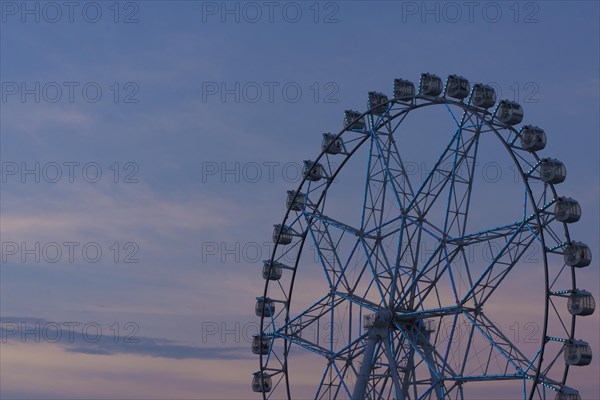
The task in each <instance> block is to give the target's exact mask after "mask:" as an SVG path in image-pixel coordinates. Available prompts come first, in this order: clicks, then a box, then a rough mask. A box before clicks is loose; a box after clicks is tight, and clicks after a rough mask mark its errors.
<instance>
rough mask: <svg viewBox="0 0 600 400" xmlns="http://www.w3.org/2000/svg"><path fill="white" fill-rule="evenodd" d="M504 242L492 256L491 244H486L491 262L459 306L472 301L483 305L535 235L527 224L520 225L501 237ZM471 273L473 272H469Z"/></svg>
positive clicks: (535, 237)
mask: <svg viewBox="0 0 600 400" xmlns="http://www.w3.org/2000/svg"><path fill="white" fill-rule="evenodd" d="M500 238H501V239H503V240H504V241H505V243H504V244H503V245H501V246H500V249H499V250H498V252H497V253H496V254H493V249H492V247H491V244H490V243H492V242H487V244H488V247H489V249H490V252H491V253H492V260H491V262H490V263H489V264H488V266H487V267H486V268H485V269H484V271H483V272H482V273H481V274H480V276H479V278H477V279H476V281H475V282H474V284H473V286H471V288H470V289H469V290H468V292H467V293H466V294H465V295H464V297H463V298H462V300H461V304H465V303H467V302H468V301H471V300H473V301H474V302H475V304H479V305H483V304H485V302H486V301H487V299H488V298H489V297H490V296H491V295H492V294H493V293H494V291H496V289H497V288H498V287H499V285H500V283H501V282H502V281H503V280H504V279H505V278H506V276H507V275H508V274H509V272H510V271H511V270H512V269H513V268H514V267H515V265H516V264H517V263H518V262H519V260H520V259H521V257H522V256H523V255H524V254H525V252H526V251H527V249H528V248H529V246H530V245H531V243H533V242H534V241H535V240H536V239H537V236H536V233H535V232H534V231H533V229H532V228H531V227H529V226H528V225H527V224H520V225H519V227H518V228H517V229H514V231H513V232H512V233H511V234H510V235H507V236H501V237H500ZM471 272H473V271H471Z"/></svg>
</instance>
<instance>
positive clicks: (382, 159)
mask: <svg viewBox="0 0 600 400" xmlns="http://www.w3.org/2000/svg"><path fill="white" fill-rule="evenodd" d="M372 135H373V137H374V140H375V146H376V149H377V161H378V163H379V164H380V167H381V169H382V170H383V172H384V173H385V175H386V182H387V183H389V185H390V186H391V189H392V193H393V195H394V197H395V200H396V203H397V207H398V208H399V209H401V210H402V209H404V208H405V207H406V205H407V204H408V201H410V199H411V198H412V196H414V193H413V187H412V184H411V182H410V178H409V176H408V173H407V172H406V168H405V166H404V162H403V161H402V157H401V156H400V152H399V151H398V146H397V145H396V141H395V139H394V136H393V134H392V133H391V132H386V133H383V132H376V131H372Z"/></svg>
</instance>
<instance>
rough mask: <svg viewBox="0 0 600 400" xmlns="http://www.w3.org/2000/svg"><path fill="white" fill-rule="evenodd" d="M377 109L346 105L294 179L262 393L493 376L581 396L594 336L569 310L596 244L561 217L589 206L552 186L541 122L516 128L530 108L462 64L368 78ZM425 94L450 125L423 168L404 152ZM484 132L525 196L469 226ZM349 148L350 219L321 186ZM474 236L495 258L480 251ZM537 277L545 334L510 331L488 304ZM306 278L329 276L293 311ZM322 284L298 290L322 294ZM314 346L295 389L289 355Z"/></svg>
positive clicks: (261, 338)
mask: <svg viewBox="0 0 600 400" xmlns="http://www.w3.org/2000/svg"><path fill="white" fill-rule="evenodd" d="M442 89H443V90H442ZM494 106H495V107H494ZM368 108H369V110H368V111H367V112H364V113H358V112H353V111H346V113H345V121H344V129H343V130H342V131H341V132H339V133H338V134H337V135H333V134H325V135H324V140H323V144H322V151H321V153H320V154H319V156H318V157H317V158H316V159H315V160H314V161H306V162H305V170H304V179H303V180H302V182H301V183H300V185H299V186H298V188H296V190H294V191H290V192H288V198H287V212H286V213H285V217H284V218H283V221H282V223H281V224H279V225H276V226H275V229H274V232H273V241H274V243H275V246H274V249H273V252H272V257H271V259H269V260H265V262H264V266H263V271H262V272H263V278H264V279H265V287H264V293H263V294H262V296H260V297H258V298H257V304H256V314H257V316H260V327H261V329H260V333H259V334H258V335H257V336H256V337H255V339H254V342H253V352H254V353H255V354H257V355H258V357H259V359H260V369H259V370H258V371H257V372H255V373H254V380H253V389H254V391H255V392H259V393H261V395H262V398H263V399H280V398H287V399H291V398H300V397H301V398H306V397H309V396H310V397H314V398H315V399H348V398H349V399H354V400H358V399H361V400H362V399H436V400H440V399H471V398H481V397H477V396H476V395H474V394H473V393H476V392H471V388H481V387H490V388H493V387H494V386H491V385H492V382H491V381H494V384H496V383H498V382H502V383H503V384H507V385H512V386H511V387H513V388H516V392H514V393H516V395H514V396H519V397H521V398H523V399H547V398H557V399H579V395H578V393H577V391H576V390H574V389H572V388H570V387H568V386H567V382H566V381H567V375H568V372H569V368H571V367H572V366H582V365H587V364H589V362H590V360H591V350H590V349H589V346H588V345H587V343H585V342H583V341H580V340H577V337H576V335H575V322H576V318H577V316H585V315H589V314H591V313H592V312H593V311H594V307H595V305H594V300H593V297H592V296H591V294H590V293H588V292H586V291H584V290H580V289H578V288H577V285H576V281H575V271H576V269H577V268H581V267H585V266H587V265H589V263H590V261H591V254H590V252H589V248H588V247H587V246H586V245H584V244H583V243H581V242H576V241H572V240H571V237H570V235H569V230H568V227H567V224H569V223H573V222H576V221H577V220H578V219H579V217H580V215H581V208H580V207H579V204H577V202H576V201H574V200H572V199H568V198H564V197H559V195H558V194H557V191H556V189H555V185H557V184H559V183H560V182H562V181H563V180H564V178H565V176H566V170H565V168H564V165H562V163H560V162H559V161H558V160H553V159H547V158H540V156H539V155H538V154H537V151H539V150H542V149H543V148H544V146H545V143H546V136H545V133H544V131H543V130H542V129H540V128H538V127H534V126H530V125H526V126H523V127H522V128H520V129H517V128H515V125H517V124H519V123H520V122H521V120H522V117H523V110H522V108H521V107H520V106H519V105H518V104H516V103H514V102H510V101H502V102H499V103H498V104H496V98H495V92H494V91H493V89H492V88H490V87H488V86H485V85H480V84H475V85H474V86H473V87H472V88H471V86H470V84H469V82H468V81H467V80H466V79H464V78H462V77H457V76H455V75H451V76H450V77H448V80H447V81H446V84H445V85H442V82H441V79H439V78H438V77H437V76H435V75H432V74H423V75H422V76H421V79H420V83H419V87H418V90H415V88H414V85H413V84H412V83H410V82H408V81H404V80H399V79H398V80H396V81H395V82H394V97H393V99H391V100H389V99H388V98H387V97H386V96H385V95H383V94H381V93H377V92H371V93H369V103H368ZM431 108H434V109H438V110H439V109H441V110H442V111H443V112H444V114H446V115H447V116H448V118H447V119H448V123H449V124H451V125H452V128H451V130H450V133H449V134H448V135H447V137H448V142H447V143H446V144H443V143H442V145H441V146H440V147H441V154H439V157H437V161H436V162H435V163H434V165H433V168H431V170H430V171H427V174H425V176H424V177H423V179H420V180H419V181H418V182H415V181H414V180H415V179H414V177H413V176H411V175H410V174H408V173H407V169H406V165H405V160H406V158H405V157H407V154H410V153H409V152H410V149H404V148H403V146H402V144H403V143H404V142H405V139H404V138H405V136H403V135H406V134H407V133H406V132H405V131H404V130H403V126H404V125H405V123H406V122H405V121H406V119H407V118H408V117H409V116H410V117H411V118H418V117H419V113H421V112H422V111H423V110H426V109H431ZM423 134H424V133H423ZM483 140H485V141H488V142H490V141H492V142H493V143H494V144H495V145H496V146H497V147H496V150H495V151H497V152H504V153H505V154H506V155H507V157H508V158H509V159H510V160H511V162H512V163H513V164H514V168H515V171H516V172H517V173H518V177H519V178H520V179H519V182H520V184H521V186H520V187H521V189H520V193H521V196H520V198H517V199H515V200H516V201H518V202H519V204H522V209H521V211H520V212H519V215H516V216H515V220H511V221H506V224H502V225H501V226H494V227H490V228H487V229H476V230H474V231H473V230H470V229H469V227H470V226H471V225H472V220H473V218H477V217H473V216H472V215H473V213H474V211H473V210H474V209H476V204H475V200H474V199H473V197H472V193H473V190H474V187H475V185H477V180H476V179H475V176H476V172H475V171H476V166H477V165H478V162H479V159H478V157H481V154H480V153H481V151H480V150H479V148H480V143H481V142H482V141H483ZM431 146H435V143H432V144H431ZM401 150H402V151H401ZM403 157H404V158H403ZM351 159H359V160H362V161H361V163H362V162H366V166H365V167H364V168H365V169H366V172H365V176H364V181H359V180H358V179H356V180H355V185H357V186H361V187H362V188H363V189H364V190H363V189H361V191H362V193H363V194H362V205H361V207H360V216H358V217H357V218H356V220H352V221H349V220H343V218H336V217H333V216H331V215H334V214H336V213H335V210H337V209H340V208H344V204H338V203H335V204H329V203H328V201H327V200H328V199H330V198H333V195H331V193H332V191H333V189H334V188H335V187H336V185H335V183H336V182H337V178H338V176H339V175H340V174H341V173H342V171H343V170H344V168H345V167H346V166H347V165H348V163H349V162H350V160H351ZM411 179H412V180H411ZM338 200H339V199H338ZM472 200H473V201H472ZM496 206H502V205H499V204H496ZM328 214H329V215H328ZM342 214H343V213H342ZM357 221H358V222H357ZM424 243H429V244H430V246H429V247H428V250H427V251H426V252H424V251H423V248H422V247H423V246H425V245H424ZM476 246H480V247H482V248H486V249H488V252H489V254H490V257H488V258H487V259H485V260H484V259H473V257H472V256H470V254H471V252H470V249H473V248H475V247H476ZM532 246H537V248H539V249H541V258H540V262H539V263H538V264H537V265H534V266H532V265H531V264H524V263H523V259H524V257H525V256H526V254H527V252H528V251H530V250H531V249H532ZM309 247H310V248H313V249H314V251H315V257H313V259H311V257H309V256H308V254H309V252H308V251H307V248H309ZM423 254H425V256H423ZM311 264H314V265H313V267H316V268H313V267H311V266H310V265H311ZM303 268H312V269H311V273H310V276H308V275H304V276H301V275H300V274H301V272H302V269H303ZM526 268H527V269H529V270H525V269H526ZM319 269H320V270H321V272H319V273H318V274H317V273H316V272H318V270H319ZM532 269H533V271H532ZM531 276H535V277H536V281H537V282H538V283H539V285H543V287H542V286H540V287H541V288H542V289H541V291H540V293H539V296H538V298H539V302H538V303H536V304H533V305H532V306H535V307H536V309H537V313H538V314H539V315H540V316H541V315H542V313H543V317H540V321H541V325H540V329H539V332H537V336H536V337H537V340H535V341H530V342H528V343H516V342H515V340H514V338H512V337H510V335H507V334H506V332H503V331H502V330H501V329H500V327H499V325H498V324H497V323H496V322H495V321H494V319H493V318H494V316H493V315H492V316H490V315H488V312H487V311H488V309H495V308H494V307H493V305H494V304H496V305H497V304H498V302H499V301H500V302H501V301H502V299H501V298H498V296H499V295H497V294H496V292H497V291H501V290H502V288H503V287H510V286H511V285H512V284H513V283H514V282H515V280H525V284H527V282H526V280H527V279H530V277H531ZM307 277H308V278H310V279H311V280H313V279H314V280H321V281H324V282H325V283H324V284H323V285H319V286H318V287H319V289H318V290H320V289H321V288H324V292H323V293H321V294H319V295H316V296H315V297H314V298H313V300H311V301H309V305H308V306H307V307H302V309H296V308H295V307H293V303H292V295H293V294H294V293H295V294H296V296H298V291H297V290H299V289H297V286H298V283H299V282H300V281H301V280H302V278H307ZM534 286H535V285H532V288H533V287H534ZM312 287H315V288H316V285H311V284H308V285H304V287H303V288H302V289H301V290H302V292H301V293H300V294H301V295H302V296H303V297H310V296H312V295H313V293H314V292H316V291H317V289H314V290H311V288H312ZM295 288H296V291H295V290H294V289H295ZM532 290H533V289H532ZM536 290H537V289H536ZM495 294H496V296H495ZM305 302H306V301H305ZM567 302H568V303H567ZM496 308H497V306H496ZM323 331H324V332H326V334H322V333H321V332H323ZM315 332H316V334H315ZM307 354H308V355H310V357H312V358H311V360H313V361H311V364H310V365H311V368H313V369H314V367H315V366H319V368H321V371H322V372H321V374H320V376H321V379H320V381H319V382H315V385H314V388H307V389H303V390H308V391H309V392H306V391H305V392H302V393H301V394H300V395H295V391H294V380H293V374H292V370H293V369H294V362H292V360H293V359H294V355H298V357H300V358H301V357H304V355H307ZM316 360H320V364H319V363H317V362H315V361H316ZM482 385H483V386H482ZM486 385H487V386H486ZM299 386H300V385H299ZM305 386H306V385H303V386H302V387H303V388H304V387H305ZM307 393H309V394H307ZM511 393H513V392H511ZM478 396H481V395H478ZM515 398H517V397H515Z"/></svg>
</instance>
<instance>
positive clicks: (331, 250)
mask: <svg viewBox="0 0 600 400" xmlns="http://www.w3.org/2000/svg"><path fill="white" fill-rule="evenodd" d="M307 219H308V218H307ZM317 221H320V222H322V223H321V224H317V223H315V222H314V221H311V222H312V223H310V222H309V221H308V220H307V222H309V223H307V226H308V232H309V233H310V237H311V239H312V241H313V245H314V246H315V249H317V255H318V258H319V263H320V264H321V266H322V268H323V271H324V272H325V276H326V278H327V280H328V283H329V286H332V287H337V286H338V285H339V284H340V283H341V284H342V285H344V286H345V287H346V288H347V289H349V288H350V286H351V285H350V283H349V282H348V279H347V276H346V274H345V273H344V268H343V266H342V265H343V264H342V261H341V260H340V257H339V255H338V252H337V247H338V245H339V244H340V242H341V241H342V239H343V237H344V233H345V232H347V231H346V230H342V231H341V233H340V235H339V237H337V240H335V239H334V238H333V235H332V233H331V231H330V226H336V227H337V226H338V225H330V224H328V223H327V222H326V221H325V220H324V219H322V218H319V219H318V220H317ZM351 256H352V255H351Z"/></svg>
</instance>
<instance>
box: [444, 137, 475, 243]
mask: <svg viewBox="0 0 600 400" xmlns="http://www.w3.org/2000/svg"><path fill="white" fill-rule="evenodd" d="M461 141H462V142H463V143H462V146H461V145H460V144H461ZM469 141H470V143H469V145H468V146H465V143H464V136H463V135H462V134H461V135H460V137H459V139H458V140H457V142H456V149H455V151H454V161H453V164H452V171H451V175H450V178H449V181H450V184H449V185H448V198H447V201H446V213H445V214H446V216H445V220H444V228H443V232H444V234H445V235H450V232H453V228H455V230H456V235H462V234H464V232H465V229H466V224H467V217H468V215H469V213H468V211H469V205H470V201H471V193H472V186H473V180H474V177H475V166H476V164H477V149H478V147H479V146H478V145H479V132H477V133H475V134H474V135H473V136H472V138H471V139H469ZM463 163H464V165H465V168H461V167H462V164H463ZM463 170H465V171H463Z"/></svg>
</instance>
